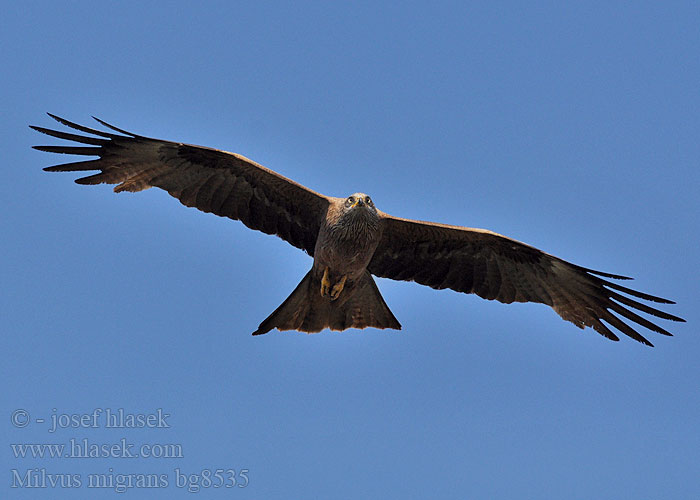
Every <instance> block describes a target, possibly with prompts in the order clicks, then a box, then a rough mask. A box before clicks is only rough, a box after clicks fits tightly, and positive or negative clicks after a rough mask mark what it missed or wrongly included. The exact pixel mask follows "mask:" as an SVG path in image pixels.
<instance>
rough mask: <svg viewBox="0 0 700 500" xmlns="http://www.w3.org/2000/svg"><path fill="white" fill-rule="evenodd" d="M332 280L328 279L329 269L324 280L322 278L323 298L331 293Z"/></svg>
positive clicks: (324, 272)
mask: <svg viewBox="0 0 700 500" xmlns="http://www.w3.org/2000/svg"><path fill="white" fill-rule="evenodd" d="M330 289H331V280H329V279H328V268H326V270H325V271H323V278H321V297H325V296H326V295H328V294H329V293H330Z"/></svg>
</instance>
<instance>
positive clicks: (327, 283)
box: [321, 268, 348, 300]
mask: <svg viewBox="0 0 700 500" xmlns="http://www.w3.org/2000/svg"><path fill="white" fill-rule="evenodd" d="M347 279H348V275H347V274H345V275H343V277H342V278H340V279H339V280H338V281H337V282H336V284H335V285H331V280H330V278H329V277H328V268H326V269H325V270H324V271H323V277H322V278H321V297H330V298H331V300H335V299H337V298H338V297H340V292H342V291H343V288H345V282H346V281H347Z"/></svg>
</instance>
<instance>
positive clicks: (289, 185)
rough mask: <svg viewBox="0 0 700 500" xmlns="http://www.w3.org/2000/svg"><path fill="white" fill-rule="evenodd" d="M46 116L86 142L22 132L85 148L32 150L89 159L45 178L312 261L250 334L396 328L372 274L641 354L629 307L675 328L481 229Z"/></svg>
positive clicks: (612, 288)
mask: <svg viewBox="0 0 700 500" xmlns="http://www.w3.org/2000/svg"><path fill="white" fill-rule="evenodd" d="M49 116H51V117H52V118H54V119H55V120H56V121H58V122H60V123H61V124H63V125H65V126H67V127H70V128H72V129H75V130H78V131H80V132H83V133H85V134H89V135H82V134H75V133H69V132H63V131H57V130H51V129H47V128H43V127H35V126H32V127H31V128H33V129H34V130H36V131H38V132H41V133H44V134H47V135H50V136H53V137H57V138H59V139H65V140H69V141H74V142H77V143H80V144H85V146H34V148H35V149H38V150H40V151H47V152H51V153H65V154H71V155H83V156H95V157H98V159H92V160H85V161H78V162H74V163H64V164H61V165H56V166H52V167H47V168H45V169H44V170H46V171H49V172H82V171H90V170H93V171H96V170H99V171H100V172H99V173H96V174H93V175H90V176H88V177H81V178H79V179H77V180H76V181H75V182H77V183H78V184H100V183H107V184H116V187H115V188H114V191H115V192H117V193H118V192H121V191H132V192H136V191H141V190H144V189H148V188H150V187H158V188H161V189H164V190H165V191H167V192H168V193H169V194H170V195H172V196H174V197H175V198H177V199H179V200H180V202H181V203H182V204H183V205H185V206H188V207H195V208H197V209H199V210H201V211H203V212H211V213H213V214H216V215H219V216H222V217H228V218H230V219H234V220H240V221H241V222H243V224H245V225H246V226H248V227H249V228H251V229H257V230H259V231H262V232H264V233H267V234H275V235H277V236H279V237H280V238H282V239H283V240H285V241H287V242H288V243H290V244H292V245H293V246H295V247H297V248H299V249H301V250H304V251H305V252H306V253H308V254H309V255H310V256H311V257H313V265H312V267H311V270H310V271H309V272H308V273H307V274H306V276H305V277H304V278H303V279H302V280H301V282H300V283H299V285H297V287H296V288H295V289H294V291H293V292H292V293H291V295H290V296H289V297H288V298H287V299H286V300H285V301H284V302H283V303H282V304H281V305H280V306H279V307H278V308H277V309H276V310H275V311H274V312H272V314H270V316H268V317H267V318H266V319H265V320H264V321H263V322H262V323H260V326H259V327H258V329H257V330H256V331H255V332H253V335H259V334H263V333H267V332H269V331H270V330H272V329H273V328H277V329H278V330H299V331H302V332H308V333H312V332H319V331H321V330H323V329H325V328H330V329H331V330H345V329H347V328H366V327H374V328H381V329H383V328H393V329H401V325H400V324H399V322H398V321H397V319H396V318H395V317H394V315H393V314H392V312H391V311H390V310H389V307H388V306H387V305H386V302H384V299H383V298H382V296H381V294H380V293H379V289H378V288H377V285H376V283H375V282H374V279H373V277H372V276H373V275H374V276H379V277H382V278H390V279H394V280H402V281H415V282H416V283H420V284H421V285H427V286H429V287H432V288H435V289H444V288H450V289H452V290H455V291H457V292H463V293H475V294H477V295H478V296H480V297H482V298H484V299H489V300H498V301H500V302H504V303H511V302H539V303H542V304H546V305H548V306H550V307H552V309H554V311H556V312H557V314H559V316H561V317H562V318H563V319H565V320H567V321H570V322H571V323H573V324H574V325H576V326H578V327H579V328H584V327H592V328H593V329H594V330H596V331H597V332H599V333H601V334H602V335H604V336H605V337H607V338H608V339H611V340H619V338H618V337H617V335H616V334H615V333H613V331H612V330H611V329H610V328H609V327H612V328H614V329H616V330H619V331H620V332H622V333H624V334H625V335H628V336H629V337H631V338H633V339H635V340H637V341H639V342H641V343H643V344H646V345H649V346H651V345H652V344H651V343H650V342H649V341H648V340H647V339H646V338H644V337H643V336H642V335H641V334H639V333H638V332H637V331H636V330H635V329H634V328H633V327H632V326H630V322H631V323H632V324H634V323H636V324H637V325H639V326H641V327H644V328H647V329H649V330H651V331H654V332H657V333H661V334H663V335H671V334H670V333H669V332H668V331H666V330H665V329H663V328H661V327H660V326H658V325H656V324H655V323H652V322H651V321H649V320H648V319H646V318H643V317H641V316H639V315H638V314H637V313H636V312H634V310H635V309H636V310H638V311H642V312H644V313H647V314H650V315H652V316H656V317H657V318H662V319H664V320H671V321H684V320H683V319H682V318H679V317H677V316H674V315H671V314H668V313H666V312H664V311H660V310H658V309H655V308H654V307H651V306H650V305H648V304H645V303H643V302H641V301H640V300H637V299H641V300H644V301H650V302H656V303H662V304H673V302H672V301H670V300H667V299H662V298H660V297H655V296H653V295H649V294H646V293H642V292H638V291H636V290H632V289H630V288H626V287H624V286H621V285H620V284H618V283H615V282H612V281H610V279H615V280H624V279H630V278H626V277H624V276H619V275H615V274H609V273H604V272H601V271H594V270H592V269H588V268H585V267H581V266H577V265H575V264H572V263H570V262H567V261H565V260H562V259H560V258H558V257H555V256H553V255H550V254H547V253H545V252H542V251H541V250H538V249H536V248H534V247H531V246H529V245H526V244H524V243H521V242H519V241H516V240H513V239H510V238H507V237H505V236H502V235H500V234H497V233H494V232H491V231H487V230H484V229H473V228H468V227H459V226H450V225H446V224H437V223H432V222H422V221H416V220H409V219H402V218H399V217H394V216H391V215H389V214H386V213H384V212H382V211H381V210H379V209H377V208H376V207H375V205H374V202H373V201H372V199H371V198H370V197H369V196H367V195H366V194H364V193H355V194H352V195H350V196H347V197H345V198H335V197H330V196H324V195H322V194H319V193H316V192H314V191H312V190H310V189H308V188H306V187H304V186H302V185H300V184H297V183H296V182H294V181H292V180H290V179H287V178H286V177H283V176H282V175H280V174H278V173H276V172H273V171H272V170H270V169H268V168H265V167H263V166H262V165H258V164H257V163H255V162H254V161H252V160H249V159H248V158H245V157H244V156H241V155H239V154H235V153H229V152H226V151H220V150H217V149H211V148H206V147H202V146H193V145H189V144H184V143H180V142H170V141H164V140H159V139H153V138H150V137H145V136H141V135H137V134H133V133H131V132H127V131H125V130H121V129H119V128H117V127H114V126H112V125H109V124H108V123H105V122H104V121H102V120H99V119H97V118H95V120H97V121H98V122H99V123H100V124H102V125H104V126H105V127H107V128H108V129H111V132H105V131H102V130H95V129H92V128H88V127H85V126H82V125H78V124H76V123H73V122H70V121H68V120H65V119H63V118H60V117H58V116H55V115H52V114H50V113H49ZM115 132H116V133H115ZM605 278H608V279H605ZM631 297H634V298H631ZM626 320H627V321H626Z"/></svg>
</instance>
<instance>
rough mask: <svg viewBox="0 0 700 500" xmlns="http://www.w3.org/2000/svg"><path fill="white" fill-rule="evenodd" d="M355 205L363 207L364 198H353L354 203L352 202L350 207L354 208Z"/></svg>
mask: <svg viewBox="0 0 700 500" xmlns="http://www.w3.org/2000/svg"><path fill="white" fill-rule="evenodd" d="M357 206H360V207H364V206H365V200H363V199H362V198H357V199H356V200H355V203H353V204H352V205H350V208H355V207H357Z"/></svg>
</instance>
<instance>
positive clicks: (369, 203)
mask: <svg viewBox="0 0 700 500" xmlns="http://www.w3.org/2000/svg"><path fill="white" fill-rule="evenodd" d="M365 203H367V204H368V205H370V206H371V205H372V198H370V197H369V196H368V197H366V198H365Z"/></svg>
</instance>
